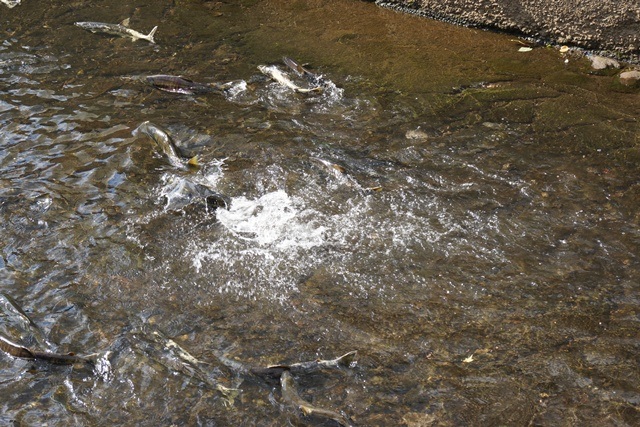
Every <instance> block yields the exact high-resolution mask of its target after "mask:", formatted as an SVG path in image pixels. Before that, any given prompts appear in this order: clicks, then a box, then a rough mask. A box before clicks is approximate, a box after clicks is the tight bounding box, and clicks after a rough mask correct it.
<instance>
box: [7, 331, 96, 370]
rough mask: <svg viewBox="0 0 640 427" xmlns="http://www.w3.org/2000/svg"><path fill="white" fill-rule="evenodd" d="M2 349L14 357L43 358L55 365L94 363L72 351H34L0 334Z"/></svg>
mask: <svg viewBox="0 0 640 427" xmlns="http://www.w3.org/2000/svg"><path fill="white" fill-rule="evenodd" d="M0 350H2V351H4V352H6V353H8V354H9V355H11V356H13V357H19V358H21V359H36V360H43V361H45V362H49V363H53V364H54V365H75V364H76V363H82V364H85V363H86V364H93V361H91V360H89V359H87V358H85V357H80V356H76V355H74V354H72V353H69V354H58V353H49V352H43V351H32V350H30V349H28V348H27V347H24V346H22V345H20V344H16V343H14V342H13V341H11V340H9V339H7V338H5V337H3V336H1V335H0Z"/></svg>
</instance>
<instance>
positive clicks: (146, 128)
mask: <svg viewBox="0 0 640 427" xmlns="http://www.w3.org/2000/svg"><path fill="white" fill-rule="evenodd" d="M138 132H142V133H143V134H145V135H147V136H148V137H149V138H151V139H153V140H154V141H155V142H156V144H158V146H159V147H160V150H162V152H163V153H164V154H165V155H166V156H167V158H168V159H169V163H171V164H172V165H173V166H176V167H179V168H184V163H185V162H184V161H183V160H182V159H183V156H182V154H181V153H180V150H179V149H178V147H177V146H176V144H175V142H173V139H171V137H170V136H169V134H168V133H167V132H165V131H164V130H163V129H161V128H159V127H158V126H156V125H154V124H153V123H151V122H149V121H146V122H143V123H142V124H141V125H140V126H138V128H137V129H136V130H134V131H133V134H134V135H137V134H138ZM187 164H189V165H192V166H198V159H197V157H193V158H191V159H190V160H189V161H188V162H187Z"/></svg>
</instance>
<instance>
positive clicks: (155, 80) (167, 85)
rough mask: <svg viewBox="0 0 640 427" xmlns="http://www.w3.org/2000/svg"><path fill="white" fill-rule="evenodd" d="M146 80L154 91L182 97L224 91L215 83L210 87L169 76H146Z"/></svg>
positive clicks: (221, 86)
mask: <svg viewBox="0 0 640 427" xmlns="http://www.w3.org/2000/svg"><path fill="white" fill-rule="evenodd" d="M146 80H147V82H148V83H149V84H150V85H151V86H153V87H155V88H156V89H159V90H162V91H165V92H170V93H181V94H184V95H197V94H203V93H211V92H220V91H222V90H224V86H223V85H218V84H216V83H213V84H210V85H209V84H204V83H198V82H194V81H193V80H189V79H186V78H184V77H181V76H171V75H167V74H157V75H153V76H147V77H146Z"/></svg>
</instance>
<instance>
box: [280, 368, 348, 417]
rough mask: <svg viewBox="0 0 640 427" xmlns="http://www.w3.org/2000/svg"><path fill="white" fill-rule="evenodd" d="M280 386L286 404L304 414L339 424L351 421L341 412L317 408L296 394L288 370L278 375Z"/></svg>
mask: <svg viewBox="0 0 640 427" xmlns="http://www.w3.org/2000/svg"><path fill="white" fill-rule="evenodd" d="M280 386H281V387H282V398H283V399H284V400H285V402H287V403H288V404H290V405H292V406H295V407H296V408H298V409H300V410H301V411H302V413H303V414H304V415H314V416H316V417H322V418H328V419H330V420H333V421H335V422H337V423H338V424H340V425H341V426H347V427H348V426H351V423H350V422H349V420H348V419H347V417H345V416H344V415H342V414H339V413H337V412H335V411H332V410H330V409H324V408H318V407H317V406H313V405H312V404H311V403H309V402H307V401H306V400H304V399H303V398H302V397H300V395H299V394H298V390H297V389H296V383H295V382H294V381H293V376H292V375H291V373H290V372H289V371H284V372H283V373H282V376H281V377H280Z"/></svg>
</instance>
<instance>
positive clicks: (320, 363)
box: [268, 351, 358, 374]
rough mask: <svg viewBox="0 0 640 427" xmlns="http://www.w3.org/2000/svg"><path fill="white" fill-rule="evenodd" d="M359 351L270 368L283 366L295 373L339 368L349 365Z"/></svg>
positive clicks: (272, 366)
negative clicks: (327, 358) (328, 358)
mask: <svg viewBox="0 0 640 427" xmlns="http://www.w3.org/2000/svg"><path fill="white" fill-rule="evenodd" d="M357 354H358V352H357V351H350V352H349V353H346V354H343V355H342V356H340V357H336V358H335V359H331V360H320V359H318V360H313V361H311V362H299V363H294V364H291V365H271V366H269V367H268V368H269V369H276V368H282V369H284V370H287V371H290V372H292V373H294V374H306V373H310V372H314V371H318V370H320V369H324V368H337V367H339V366H349V365H351V363H353V361H354V360H355V357H356V356H357Z"/></svg>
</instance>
